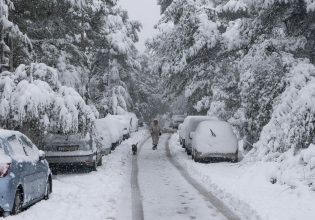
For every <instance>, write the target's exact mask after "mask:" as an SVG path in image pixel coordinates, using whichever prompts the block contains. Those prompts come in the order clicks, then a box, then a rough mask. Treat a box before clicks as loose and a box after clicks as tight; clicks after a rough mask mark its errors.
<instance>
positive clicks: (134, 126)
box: [106, 113, 138, 140]
mask: <svg viewBox="0 0 315 220" xmlns="http://www.w3.org/2000/svg"><path fill="white" fill-rule="evenodd" d="M106 117H108V118H110V119H113V120H118V121H119V122H120V123H121V124H122V125H123V131H122V132H123V139H124V140H125V139H128V138H129V137H130V133H132V132H135V131H137V130H138V118H137V116H136V115H135V114H134V113H126V114H123V115H108V116H106Z"/></svg>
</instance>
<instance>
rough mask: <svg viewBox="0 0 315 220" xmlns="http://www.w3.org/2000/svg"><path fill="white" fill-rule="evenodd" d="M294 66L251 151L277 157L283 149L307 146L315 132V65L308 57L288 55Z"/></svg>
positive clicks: (295, 150) (296, 148) (266, 158)
mask: <svg viewBox="0 0 315 220" xmlns="http://www.w3.org/2000/svg"><path fill="white" fill-rule="evenodd" d="M287 62H289V63H290V64H291V65H292V66H291V69H290V71H289V73H288V76H287V79H286V82H285V84H286V88H285V91H284V92H283V93H282V94H281V95H280V96H279V97H278V98H277V99H276V100H277V102H276V104H275V105H274V108H273V113H272V115H271V119H270V121H269V122H268V124H267V125H266V126H264V128H263V130H262V132H261V135H260V140H259V142H257V143H256V144H255V145H254V146H255V149H254V151H253V152H251V154H255V155H256V156H257V157H258V158H260V159H262V158H263V159H265V160H269V159H275V158H278V157H279V156H280V153H281V152H286V151H288V150H289V149H293V150H294V152H298V150H299V149H300V148H307V147H309V146H310V144H311V143H312V141H313V139H314V134H315V131H314V129H315V127H314V122H315V66H314V65H312V64H310V63H309V61H307V60H294V59H293V58H292V59H288V60H287Z"/></svg>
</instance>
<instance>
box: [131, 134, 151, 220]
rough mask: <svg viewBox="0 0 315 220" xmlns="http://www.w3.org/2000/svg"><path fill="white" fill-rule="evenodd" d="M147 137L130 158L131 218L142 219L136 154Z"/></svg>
mask: <svg viewBox="0 0 315 220" xmlns="http://www.w3.org/2000/svg"><path fill="white" fill-rule="evenodd" d="M148 139H149V138H145V139H144V141H142V143H141V144H140V145H139V148H138V153H137V155H135V156H133V158H132V171H131V178H130V183H131V199H132V219H133V220H144V214H143V205H142V195H141V191H140V187H139V179H138V176H139V167H138V155H139V153H140V150H141V148H142V146H143V145H144V144H145V143H146V142H147V141H148Z"/></svg>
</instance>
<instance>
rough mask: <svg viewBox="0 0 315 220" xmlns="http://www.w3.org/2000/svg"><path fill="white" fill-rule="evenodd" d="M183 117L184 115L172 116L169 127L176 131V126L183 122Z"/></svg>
mask: <svg viewBox="0 0 315 220" xmlns="http://www.w3.org/2000/svg"><path fill="white" fill-rule="evenodd" d="M185 117H186V116H185V115H173V117H172V121H171V124H170V127H171V128H174V129H178V126H179V125H180V124H181V123H183V122H184V120H185Z"/></svg>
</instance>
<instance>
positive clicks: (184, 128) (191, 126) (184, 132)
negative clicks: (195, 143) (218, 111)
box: [179, 116, 217, 155]
mask: <svg viewBox="0 0 315 220" xmlns="http://www.w3.org/2000/svg"><path fill="white" fill-rule="evenodd" d="M213 120H217V119H216V118H213V117H210V116H188V117H187V118H185V120H184V122H183V124H182V125H181V127H180V131H179V138H180V141H181V142H182V146H183V148H185V149H186V151H187V154H188V155H190V154H191V138H190V137H189V134H190V133H191V132H193V131H195V130H196V128H197V126H198V125H199V123H200V122H202V121H213Z"/></svg>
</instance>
